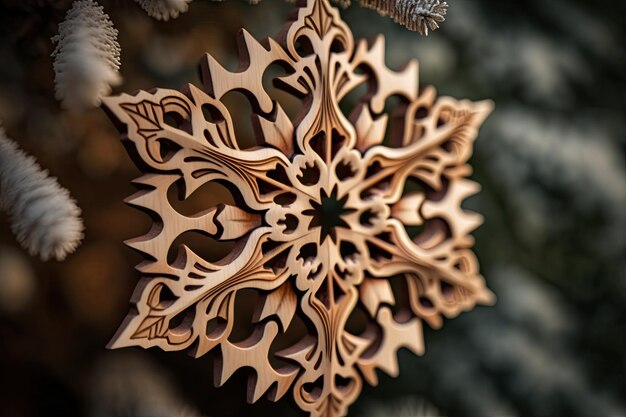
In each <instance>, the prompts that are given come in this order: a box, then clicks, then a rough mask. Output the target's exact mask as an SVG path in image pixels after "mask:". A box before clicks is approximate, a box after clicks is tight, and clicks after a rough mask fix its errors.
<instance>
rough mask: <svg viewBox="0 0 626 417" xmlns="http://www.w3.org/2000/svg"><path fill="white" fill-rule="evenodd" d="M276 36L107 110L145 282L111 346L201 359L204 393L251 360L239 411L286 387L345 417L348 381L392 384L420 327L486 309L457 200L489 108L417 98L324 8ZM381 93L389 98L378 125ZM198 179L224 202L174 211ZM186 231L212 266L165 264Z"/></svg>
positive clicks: (351, 392)
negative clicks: (207, 383)
mask: <svg viewBox="0 0 626 417" xmlns="http://www.w3.org/2000/svg"><path fill="white" fill-rule="evenodd" d="M277 39H278V40H277V41H276V40H273V39H267V40H266V41H264V42H263V43H259V42H257V41H256V40H254V39H253V38H252V36H251V35H250V34H249V33H248V32H245V31H242V33H241V35H240V39H239V49H240V56H241V65H240V68H239V69H238V70H237V71H235V72H230V71H228V70H226V69H224V68H223V67H222V66H220V65H219V64H218V63H217V62H216V61H215V60H214V59H213V58H212V57H211V56H209V55H206V57H205V59H204V61H203V63H202V78H203V83H204V86H203V88H202V89H200V88H197V87H195V86H193V85H188V86H187V87H186V88H185V89H184V90H183V91H182V92H178V91H174V90H166V89H157V90H154V91H152V92H146V91H140V92H138V93H136V94H134V95H127V94H122V95H121V96H117V97H110V98H107V99H106V100H105V107H106V108H107V110H108V112H109V114H110V115H111V117H112V118H113V119H114V120H115V121H116V122H117V125H118V127H119V129H120V131H121V132H122V135H123V139H124V140H125V141H127V143H128V144H129V148H130V150H131V154H132V155H133V156H134V159H135V160H136V162H137V164H138V166H139V167H140V168H141V169H143V170H144V171H145V172H146V175H145V176H143V177H142V178H140V179H139V180H137V185H138V186H139V187H140V188H141V189H142V190H141V191H140V192H139V193H138V194H136V195H135V196H133V197H131V198H130V199H129V203H130V204H131V205H133V206H136V207H138V208H139V209H141V210H144V211H147V212H148V213H150V215H151V216H152V217H153V220H154V226H153V228H152V229H151V230H150V232H149V233H148V234H147V235H145V236H143V237H140V238H137V239H135V240H132V241H130V242H129V245H130V246H132V247H133V248H135V249H137V250H139V251H141V252H142V253H143V254H145V256H146V261H145V262H144V263H142V264H141V265H139V266H138V269H139V270H140V272H141V273H142V274H143V276H144V278H142V280H141V281H140V283H139V284H138V287H137V289H136V291H135V294H134V295H133V298H132V302H133V304H134V306H135V308H134V309H133V310H132V311H131V313H130V314H129V315H128V317H127V319H126V320H125V321H124V323H123V324H122V326H121V327H120V330H119V331H118V333H117V334H116V335H115V337H114V338H113V340H112V342H111V347H114V348H117V347H123V346H142V347H144V348H148V347H154V346H157V347H160V348H161V349H163V350H170V351H171V350H183V349H189V350H190V351H191V352H192V354H193V355H194V356H196V357H199V356H202V355H204V354H206V353H208V352H209V351H211V350H213V349H214V348H215V351H217V358H216V361H217V367H216V373H217V375H216V380H217V384H218V385H221V384H223V383H224V382H225V381H226V380H227V379H228V378H229V377H230V376H231V375H232V374H233V373H234V372H235V371H236V370H238V369H240V368H242V367H249V368H252V369H253V372H252V373H251V376H250V383H249V389H248V400H249V401H252V402H254V401H256V400H258V399H259V398H260V397H261V396H262V395H263V394H265V393H268V396H269V398H270V399H271V400H278V399H279V398H281V397H283V396H284V395H285V394H286V393H287V392H288V391H291V392H292V395H293V398H294V399H295V402H296V404H297V405H298V406H299V407H300V408H301V409H302V410H304V411H305V412H306V413H308V414H309V415H310V416H319V417H334V416H343V415H345V414H346V413H347V408H348V406H349V405H350V404H351V403H352V402H354V401H355V399H356V398H357V396H358V394H359V392H360V391H361V388H362V382H363V379H365V381H367V382H368V383H370V384H374V385H375V384H377V382H378V379H377V374H376V370H377V369H380V370H383V371H385V372H387V373H388V374H391V375H394V376H395V375H397V373H398V365H397V359H396V353H397V350H398V349H399V348H400V347H406V348H408V349H410V350H412V351H413V352H415V353H416V354H421V353H422V352H423V351H424V345H423V341H422V328H421V326H422V324H421V323H422V321H426V322H427V323H428V324H429V325H430V326H432V327H436V328H437V327H440V326H441V325H442V318H443V317H454V316H456V315H457V314H458V313H460V312H461V311H463V310H469V309H471V308H472V307H473V306H474V305H475V304H477V303H482V304H487V303H490V302H491V301H492V299H493V296H492V294H491V292H490V291H489V290H488V289H487V288H486V287H485V284H484V280H483V278H482V277H481V276H480V275H479V272H478V266H477V262H476V259H475V256H474V254H473V253H472V252H471V250H470V248H471V246H472V245H473V239H472V237H471V236H469V234H468V233H469V232H471V231H472V230H473V229H474V228H475V227H477V226H478V225H479V224H480V223H481V217H480V216H479V215H477V214H474V213H468V212H465V211H463V210H462V209H461V207H460V205H461V202H462V200H463V199H464V198H466V197H467V196H469V195H471V194H474V193H475V192H477V191H478V185H477V184H475V183H474V182H471V181H469V180H467V179H466V178H465V177H466V176H467V175H469V174H470V173H471V168H470V167H469V165H467V161H468V159H469V157H470V155H471V152H472V145H473V141H474V139H475V137H476V135H477V129H478V127H479V125H480V124H481V123H482V122H483V120H484V119H485V117H486V116H487V115H488V113H489V112H490V111H491V107H492V105H491V103H490V102H478V103H473V102H470V101H457V100H454V99H452V98H447V97H446V98H436V94H435V91H434V89H433V88H431V87H427V88H424V89H423V90H422V91H421V93H418V91H419V90H418V83H417V76H418V74H417V63H416V62H415V61H412V62H410V63H409V64H408V65H407V66H406V67H405V68H404V69H403V70H401V71H399V72H396V71H392V70H389V69H388V68H387V67H386V66H385V64H384V43H383V38H382V36H380V37H378V38H377V39H375V40H374V41H372V42H367V41H359V42H356V43H355V41H354V40H353V38H352V34H351V32H350V30H349V29H348V27H347V26H346V24H345V23H344V22H343V21H342V20H341V19H340V17H339V14H338V12H337V10H335V9H333V8H332V7H331V6H330V5H329V4H328V2H327V0H309V1H308V3H307V4H303V5H301V7H300V8H299V9H298V10H297V13H296V14H294V17H293V19H292V20H291V21H290V22H288V23H287V24H286V25H285V27H284V29H283V30H282V32H281V33H280V35H279V36H278V38H277ZM275 63H279V64H280V65H281V66H282V67H283V68H284V69H285V71H287V75H285V76H281V77H277V78H276V79H275V80H274V81H275V82H276V84H277V85H278V86H279V87H280V88H281V89H283V90H285V91H287V92H288V93H290V94H291V95H293V96H294V97H297V98H298V99H301V100H302V108H301V110H300V113H299V114H298V116H297V117H295V119H294V120H291V119H290V118H289V117H288V115H287V113H286V112H285V109H283V108H282V107H281V105H280V103H279V102H278V101H277V100H276V99H274V98H273V97H270V95H269V94H268V91H266V88H264V85H263V77H264V74H265V72H266V70H267V68H268V67H270V65H272V64H275ZM361 85H367V86H368V87H369V89H368V91H367V93H365V94H364V95H363V96H362V97H360V99H359V100H358V104H356V106H354V108H353V109H351V112H349V115H348V117H346V115H344V113H343V112H342V110H341V108H340V106H339V104H340V102H341V101H342V99H344V98H345V97H346V95H347V94H348V93H349V92H351V91H356V89H357V87H359V86H361ZM231 91H239V92H243V93H244V94H245V95H246V97H247V99H248V100H249V102H250V103H251V105H252V108H253V113H254V115H253V119H254V125H255V134H256V140H257V142H258V146H255V147H251V148H245V149H244V148H243V147H242V146H241V143H240V142H239V140H241V138H236V137H235V128H234V126H233V122H232V119H231V113H229V109H228V108H227V106H226V105H225V104H224V102H223V98H224V96H225V95H226V94H227V93H229V92H231ZM392 96H394V97H399V101H400V104H398V105H397V106H396V107H395V108H394V109H393V111H392V112H391V114H390V115H388V114H387V113H386V111H385V107H386V104H388V103H389V99H390V98H391V97H392ZM231 110H232V109H231ZM388 130H390V131H391V133H390V134H388V135H387V138H386V132H387V131H388ZM208 182H219V183H221V184H224V185H225V186H226V187H228V188H229V189H230V190H231V192H232V193H233V195H235V196H236V197H237V198H236V200H237V201H238V204H237V206H233V205H224V204H220V205H218V206H216V207H212V208H209V209H208V210H206V211H203V212H200V213H197V214H195V215H193V216H188V215H183V214H182V213H181V212H179V211H178V210H177V209H176V208H175V207H174V206H173V205H172V204H171V202H170V201H169V200H168V194H167V193H168V189H169V188H170V187H171V186H173V185H174V184H182V185H183V187H182V188H183V191H184V193H183V194H184V195H183V196H182V198H183V199H187V198H189V197H190V196H192V195H193V194H194V192H196V191H197V190H198V189H199V188H200V187H201V186H203V185H204V184H206V183H208ZM188 231H200V232H202V233H204V234H207V235H209V236H211V237H212V238H213V239H216V240H218V241H234V242H236V243H235V246H234V248H233V249H232V250H231V251H230V253H229V254H228V255H227V256H226V257H224V258H223V259H221V260H219V261H215V262H210V261H208V260H206V259H203V258H202V257H201V256H200V255H198V254H197V253H195V252H194V251H192V250H191V249H190V248H189V247H188V246H185V245H183V246H181V248H180V250H179V252H178V256H177V257H176V259H175V260H173V261H172V260H171V259H170V261H168V252H170V251H171V249H172V245H173V244H174V242H175V240H176V239H177V238H178V237H179V236H180V235H182V234H184V233H185V232H188ZM247 289H254V290H255V291H257V292H259V293H260V294H261V297H260V299H259V300H258V301H256V303H257V306H256V312H255V314H254V317H253V319H252V329H251V331H250V334H249V335H247V336H248V337H246V338H244V339H243V340H235V339H234V338H233V337H231V336H232V333H233V331H234V329H237V328H239V326H240V325H241V323H236V321H237V320H236V319H237V317H236V316H237V314H236V312H235V310H236V308H235V301H236V299H237V298H238V297H240V296H241V294H242V292H243V291H242V290H247ZM297 325H300V327H301V328H305V329H306V332H305V333H306V334H302V333H300V334H298V332H297V330H293V329H294V328H296V327H297ZM281 338H282V339H281ZM278 339H281V340H282V341H281V342H280V343H278V342H276V341H277V340H278ZM278 345H282V347H285V348H284V349H282V350H281V351H279V352H276V349H277V346H278Z"/></svg>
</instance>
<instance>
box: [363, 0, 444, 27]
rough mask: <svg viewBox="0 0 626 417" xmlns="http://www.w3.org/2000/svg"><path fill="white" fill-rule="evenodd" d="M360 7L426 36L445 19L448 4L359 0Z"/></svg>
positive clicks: (435, 0) (418, 0) (437, 0)
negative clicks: (387, 17) (371, 10)
mask: <svg viewBox="0 0 626 417" xmlns="http://www.w3.org/2000/svg"><path fill="white" fill-rule="evenodd" d="M360 2H361V6H363V7H367V8H369V9H374V10H376V11H378V13H380V14H381V15H383V16H389V17H391V18H392V19H393V20H394V21H395V22H397V23H400V24H401V25H403V26H406V28H407V29H409V30H413V31H417V32H418V33H420V34H421V35H428V31H429V30H431V31H433V30H435V29H437V28H438V27H439V23H441V22H443V21H444V20H445V19H446V12H447V11H448V3H446V2H445V1H440V0H360Z"/></svg>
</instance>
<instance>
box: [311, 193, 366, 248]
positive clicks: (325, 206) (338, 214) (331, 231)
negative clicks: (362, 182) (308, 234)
mask: <svg viewBox="0 0 626 417" xmlns="http://www.w3.org/2000/svg"><path fill="white" fill-rule="evenodd" d="M347 199H348V196H345V197H344V198H342V199H339V198H338V197H337V192H336V191H335V190H333V192H331V193H330V195H328V194H326V191H325V190H322V191H321V194H320V201H319V202H317V201H315V200H311V201H310V203H311V207H312V208H311V209H309V210H304V212H303V214H305V215H306V216H311V217H312V218H311V222H310V223H309V229H310V230H312V229H314V228H316V227H320V228H321V231H320V243H322V242H324V241H325V240H326V238H327V237H328V236H330V237H331V239H332V240H333V241H334V240H335V239H336V233H335V229H336V228H337V227H343V228H346V229H348V228H349V226H348V223H346V221H345V220H344V219H343V216H345V215H346V214H349V213H352V212H354V211H355V210H354V209H350V208H346V207H345V205H346V200H347Z"/></svg>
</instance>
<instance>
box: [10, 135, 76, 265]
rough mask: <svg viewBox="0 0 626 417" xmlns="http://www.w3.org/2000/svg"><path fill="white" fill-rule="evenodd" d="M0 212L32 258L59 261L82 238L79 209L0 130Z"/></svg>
mask: <svg viewBox="0 0 626 417" xmlns="http://www.w3.org/2000/svg"><path fill="white" fill-rule="evenodd" d="M0 209H1V210H2V211H4V212H5V213H7V214H8V215H9V220H10V223H11V229H12V231H13V233H14V234H15V236H16V238H17V240H18V242H19V243H20V244H21V245H22V246H23V247H24V248H25V249H27V250H28V251H29V253H30V254H31V255H39V256H40V257H41V259H43V260H48V259H50V258H52V257H54V258H56V259H57V260H62V259H64V258H65V256H66V255H67V254H68V253H71V252H73V251H74V250H75V249H76V247H77V246H78V245H79V243H80V240H81V239H82V237H83V222H82V220H81V218H80V209H79V208H78V207H77V206H76V203H75V202H74V200H72V198H71V197H70V194H69V192H68V191H67V190H66V189H64V188H62V187H61V186H60V185H59V184H58V183H57V181H56V179H54V178H51V177H49V176H48V172H47V171H44V170H42V169H41V167H39V165H37V162H36V161H35V159H34V158H33V157H31V156H28V155H26V154H25V153H24V152H23V151H21V150H20V149H19V148H18V146H17V145H16V144H15V143H14V142H13V141H12V140H10V139H9V138H7V137H6V135H5V133H4V130H2V129H1V128H0Z"/></svg>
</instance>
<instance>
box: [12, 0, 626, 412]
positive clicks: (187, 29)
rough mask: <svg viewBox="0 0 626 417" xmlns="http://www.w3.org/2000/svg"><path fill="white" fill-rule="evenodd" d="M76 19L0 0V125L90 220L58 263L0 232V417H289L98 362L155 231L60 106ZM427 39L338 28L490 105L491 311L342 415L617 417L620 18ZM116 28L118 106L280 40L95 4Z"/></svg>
mask: <svg viewBox="0 0 626 417" xmlns="http://www.w3.org/2000/svg"><path fill="white" fill-rule="evenodd" d="M70 3H71V2H69V1H67V0H62V1H44V0H25V1H18V0H14V1H11V0H2V1H0V33H1V34H2V35H1V38H0V120H2V124H3V125H4V127H5V128H6V130H7V135H8V136H9V137H11V138H13V139H15V140H16V141H17V142H18V143H19V144H20V145H21V146H22V147H23V148H24V149H25V150H27V151H28V152H29V153H31V154H32V155H34V156H36V157H37V158H38V160H39V162H40V163H41V164H42V165H43V166H44V167H45V168H48V169H49V170H50V171H51V173H52V174H53V175H54V176H56V177H58V178H59V181H60V182H61V184H62V185H64V186H65V187H67V188H68V189H69V190H70V191H71V193H72V194H73V196H74V197H75V198H76V199H77V201H78V203H79V205H80V206H81V208H82V210H83V216H84V220H85V224H86V238H85V241H84V243H83V245H82V246H81V247H80V248H79V249H78V251H77V252H76V253H75V254H74V255H72V256H70V257H69V258H68V259H67V260H66V261H65V262H62V263H58V262H48V263H42V262H40V261H38V260H37V259H33V258H30V257H28V256H27V255H26V254H25V252H24V251H23V250H22V249H20V248H19V247H17V246H16V244H15V242H14V239H13V236H12V235H11V233H10V232H9V229H8V224H7V221H6V218H4V217H0V231H1V234H0V370H1V371H0V384H1V389H0V415H3V416H4V415H6V416H16V417H19V416H65V417H71V416H96V417H105V416H110V417H117V416H128V417H131V416H141V417H157V416H159V417H178V416H181V417H182V416H197V415H198V416H199V415H203V416H210V417H212V416H216V417H217V416H219V417H231V416H232V417H234V416H255V417H263V416H285V417H289V416H296V415H298V414H297V413H296V412H295V411H294V409H292V408H290V406H289V404H288V403H286V402H281V403H279V404H278V405H275V404H272V403H269V402H267V401H265V400H262V401H261V402H260V403H259V404H258V405H257V406H254V407H251V406H248V405H246V404H245V375H244V373H237V374H236V375H235V376H234V377H233V378H232V379H231V380H230V381H229V382H228V383H227V384H226V385H225V387H223V388H221V389H215V388H213V385H212V381H213V376H212V372H213V370H212V366H211V361H210V359H208V358H203V359H199V360H194V359H191V358H190V357H188V356H186V355H185V354H184V353H183V352H179V353H170V354H164V353H162V352H159V351H156V350H151V351H143V350H140V349H126V350H123V351H107V350H105V349H104V346H105V345H106V343H107V342H108V340H109V338H110V337H111V336H112V335H113V333H114V331H115V329H116V328H117V326H118V325H119V323H120V322H121V320H122V318H123V317H124V316H125V314H126V312H127V308H128V299H129V297H130V295H131V292H132V289H133V287H134V285H135V283H136V282H137V279H138V274H137V273H136V272H135V271H134V270H133V266H134V265H135V264H137V263H138V262H139V261H140V260H141V259H140V257H139V256H138V255H136V254H135V253H133V252H132V251H131V250H130V249H128V248H127V247H125V246H124V245H123V244H122V241H123V240H125V239H128V238H131V237H134V236H137V235H139V234H142V233H144V232H145V231H146V230H147V228H148V226H149V222H148V219H147V218H146V217H144V215H142V214H141V213H140V212H138V211H136V210H133V209H131V208H129V207H127V206H125V205H124V204H123V203H122V200H123V199H124V198H125V197H127V196H129V195H130V194H132V193H133V192H134V188H133V187H132V185H131V184H130V181H131V180H132V179H133V178H135V177H137V176H138V175H139V172H138V171H137V169H136V168H134V166H133V165H132V164H131V162H130V160H129V158H128V157H127V155H126V153H125V151H124V150H123V148H122V145H121V144H120V143H119V140H118V134H117V132H116V130H115V129H114V127H113V125H112V124H111V123H110V122H109V121H108V119H107V118H106V117H105V115H104V113H103V112H102V111H101V110H99V109H94V110H91V111H87V112H84V113H82V114H71V113H69V112H67V111H64V110H62V109H61V108H60V107H59V104H58V103H57V102H56V101H55V100H54V88H53V71H52V61H51V58H50V53H51V52H52V49H53V46H52V44H51V42H50V37H51V36H53V35H54V34H55V33H56V31H57V25H58V23H59V22H60V21H61V20H62V19H63V17H64V14H65V11H66V10H67V8H68V7H69V5H70ZM449 3H450V8H449V12H448V19H447V21H446V22H445V23H443V25H442V28H441V29H440V30H438V31H436V32H434V33H433V34H432V35H431V36H429V37H427V38H426V37H420V36H418V35H417V34H415V33H412V32H408V31H406V30H405V29H404V28H402V27H400V26H398V25H395V24H394V23H393V22H392V21H390V20H388V19H387V18H383V17H380V16H378V15H377V14H376V13H375V12H373V11H369V10H365V9H361V8H359V7H358V6H356V5H353V6H352V7H350V8H349V9H348V10H346V11H345V12H344V14H343V15H344V18H345V20H346V21H347V22H348V23H349V24H350V25H351V26H352V28H353V31H354V34H355V36H356V37H371V36H374V35H376V34H377V33H379V32H382V33H385V34H386V37H387V63H388V65H389V66H390V67H392V68H399V67H400V66H401V64H402V63H403V62H404V61H406V60H407V59H408V58H411V57H417V58H418V59H419V61H420V74H421V83H422V85H426V84H434V85H436V86H437V88H438V91H439V92H440V93H441V94H445V95H451V96H454V97H459V98H462V97H467V98H470V99H482V98H493V99H494V100H495V102H496V110H495V112H494V113H493V114H492V116H491V117H490V118H489V119H488V120H487V122H486V123H485V125H484V128H483V129H482V131H481V134H480V137H479V140H478V141H477V143H476V148H475V155H474V157H473V159H472V165H473V166H474V168H475V173H474V175H473V177H474V178H475V179H476V180H477V181H479V182H480V183H481V184H482V187H483V189H482V192H481V193H480V194H479V195H478V196H476V197H473V198H471V199H470V200H469V201H468V202H467V203H466V206H467V208H470V209H473V210H476V211H479V212H481V213H482V214H483V215H484V216H485V218H486V221H485V224H484V225H483V226H482V227H481V228H480V229H478V230H477V231H476V232H475V236H476V240H477V244H476V251H477V253H478V256H479V259H480V262H481V267H482V271H483V275H484V276H485V277H486V279H487V282H488V285H489V287H490V288H492V289H493V291H494V292H495V293H496V294H497V296H498V303H497V305H496V306H495V307H488V308H477V309H476V310H475V311H473V312H471V313H465V314H463V315H461V316H460V317H459V318H457V319H455V320H449V321H446V323H445V325H444V327H443V329H442V330H438V331H433V330H431V329H428V328H427V329H426V332H425V340H426V354H425V355H424V356H423V357H415V356H413V355H411V354H408V353H407V352H404V351H402V352H400V367H401V374H400V377H399V378H396V379H392V378H388V377H383V378H382V380H381V383H380V386H379V387H377V388H366V389H365V390H364V392H363V394H362V395H361V397H360V399H359V401H358V402H357V403H356V404H355V405H354V406H353V407H352V409H351V415H355V416H367V417H374V416H376V417H378V416H385V417H395V416H401V417H402V416H405V417H408V416H417V415H422V416H426V415H428V416H434V415H447V416H529V417H531V416H593V417H597V416H626V166H625V155H626V99H625V98H624V97H625V96H626V52H625V51H626V50H625V49H624V47H623V45H624V40H626V25H624V24H623V19H624V16H625V15H626V3H624V2H622V1H614V0H595V1H589V0H550V1H545V0H521V1H515V2H513V1H511V2H508V1H493V0H451V1H449ZM101 4H103V5H104V6H105V11H106V12H107V13H109V15H110V16H111V18H112V20H113V22H114V24H115V26H116V27H117V28H118V29H119V31H120V34H119V41H120V44H121V46H122V69H121V72H122V75H123V77H124V83H123V85H122V86H120V87H119V88H118V90H117V91H132V90H135V89H138V88H142V89H150V88H152V87H156V86H160V87H172V88H178V87H180V86H181V85H183V84H184V83H186V82H193V83H198V76H197V72H196V64H197V63H198V62H199V58H200V56H201V55H202V54H203V53H204V52H207V51H208V52H210V53H211V54H213V55H214V56H216V57H217V58H218V60H220V61H221V62H223V63H224V64H225V66H226V67H227V68H233V69H234V68H235V67H236V62H237V56H236V43H235V34H236V33H237V31H238V29H239V28H240V27H246V28H247V29H248V30H249V31H250V32H252V34H254V35H255V36H256V37H257V38H258V39H260V38H263V37H265V36H270V35H274V34H276V33H277V31H278V30H279V28H280V26H281V24H282V22H283V20H284V19H285V17H286V15H287V12H288V10H289V9H290V8H291V7H293V6H292V5H290V4H288V3H283V2H281V1H278V0H265V1H264V2H262V3H261V4H260V5H258V6H250V5H248V4H246V3H244V2H238V1H234V0H231V1H228V2H224V3H216V2H209V1H202V0H196V1H194V2H192V3H191V4H190V6H191V7H190V10H189V12H187V13H185V14H183V15H181V16H180V17H179V18H178V19H175V20H172V21H169V22H157V21H155V20H153V19H151V18H150V17H148V16H147V15H146V14H145V13H144V12H143V11H142V10H141V9H140V8H139V7H138V5H137V4H136V3H134V2H132V1H130V0H128V1H102V2H101Z"/></svg>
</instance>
